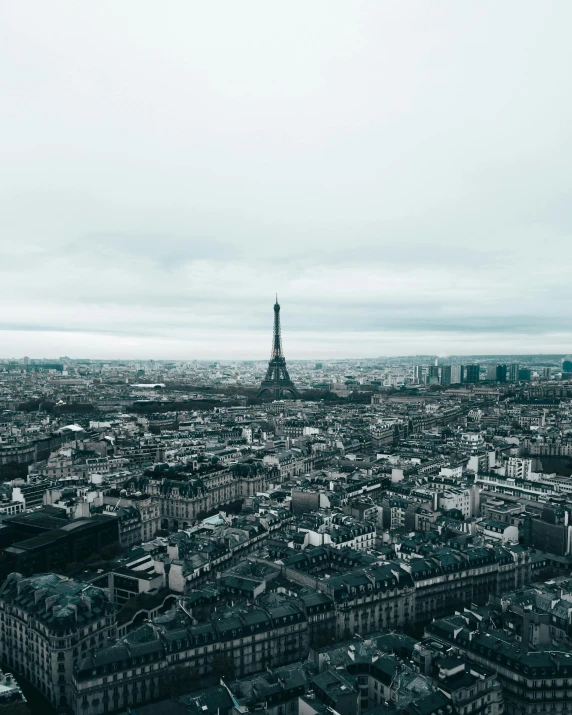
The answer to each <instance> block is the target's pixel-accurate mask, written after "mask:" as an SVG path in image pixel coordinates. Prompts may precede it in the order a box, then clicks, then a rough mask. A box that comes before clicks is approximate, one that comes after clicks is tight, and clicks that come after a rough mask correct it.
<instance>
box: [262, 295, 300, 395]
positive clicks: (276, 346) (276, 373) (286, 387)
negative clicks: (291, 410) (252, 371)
mask: <svg viewBox="0 0 572 715" xmlns="http://www.w3.org/2000/svg"><path fill="white" fill-rule="evenodd" d="M288 393H289V394H290V395H291V396H292V397H293V398H294V399H298V398H299V397H300V395H299V394H298V390H297V389H296V387H295V385H294V383H293V382H292V380H291V379H290V375H289V374H288V370H287V369H286V358H285V357H284V355H283V354H282V338H281V337H280V306H279V304H278V296H276V303H274V338H273V340H272V354H271V355H270V362H269V363H268V370H266V376H265V378H264V380H262V383H261V384H260V390H259V391H258V394H257V395H256V396H257V397H268V396H271V397H272V398H273V399H275V400H280V399H283V398H284V397H285V396H286V395H287V394H288Z"/></svg>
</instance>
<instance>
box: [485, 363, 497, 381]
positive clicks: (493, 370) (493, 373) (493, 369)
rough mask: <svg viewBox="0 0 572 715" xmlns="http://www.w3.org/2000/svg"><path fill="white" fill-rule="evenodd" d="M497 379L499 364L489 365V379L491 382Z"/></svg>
mask: <svg viewBox="0 0 572 715" xmlns="http://www.w3.org/2000/svg"><path fill="white" fill-rule="evenodd" d="M496 379H497V366H496V365H487V380H490V381H491V382H493V381H494V380H496Z"/></svg>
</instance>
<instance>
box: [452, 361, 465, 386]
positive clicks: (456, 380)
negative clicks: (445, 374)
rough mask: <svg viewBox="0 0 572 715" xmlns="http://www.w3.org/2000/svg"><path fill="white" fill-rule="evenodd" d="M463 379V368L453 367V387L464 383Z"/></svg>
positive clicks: (459, 366)
mask: <svg viewBox="0 0 572 715" xmlns="http://www.w3.org/2000/svg"><path fill="white" fill-rule="evenodd" d="M463 378H464V373H463V366H462V365H451V385H460V384H461V383H462V382H463Z"/></svg>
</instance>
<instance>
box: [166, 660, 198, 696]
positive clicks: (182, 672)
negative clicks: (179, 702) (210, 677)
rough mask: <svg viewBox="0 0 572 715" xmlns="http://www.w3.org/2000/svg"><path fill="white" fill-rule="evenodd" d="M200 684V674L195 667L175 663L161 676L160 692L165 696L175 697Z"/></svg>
mask: <svg viewBox="0 0 572 715" xmlns="http://www.w3.org/2000/svg"><path fill="white" fill-rule="evenodd" d="M200 685H201V675H200V673H199V672H198V670H197V669H196V668H191V667H189V666H185V665H177V666H175V667H174V668H170V669H169V670H167V672H166V673H164V674H163V677H162V678H161V694H162V695H163V697H166V698H176V697H178V696H179V695H185V693H189V692H191V691H192V690H197V689H198V688H199V687H200Z"/></svg>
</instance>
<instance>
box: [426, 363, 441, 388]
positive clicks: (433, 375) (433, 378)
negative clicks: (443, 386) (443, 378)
mask: <svg viewBox="0 0 572 715" xmlns="http://www.w3.org/2000/svg"><path fill="white" fill-rule="evenodd" d="M428 378H429V380H428V382H429V384H430V385H438V384H439V368H438V367H437V365H429V374H428Z"/></svg>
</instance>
